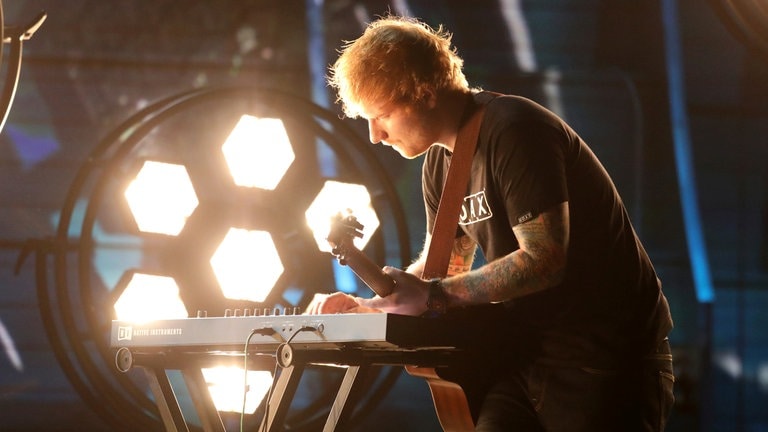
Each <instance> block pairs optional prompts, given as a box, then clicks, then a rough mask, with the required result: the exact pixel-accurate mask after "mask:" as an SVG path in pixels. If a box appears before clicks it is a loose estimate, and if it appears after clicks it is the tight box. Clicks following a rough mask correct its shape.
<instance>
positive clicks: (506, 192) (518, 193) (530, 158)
mask: <svg viewBox="0 0 768 432" xmlns="http://www.w3.org/2000/svg"><path fill="white" fill-rule="evenodd" d="M522 124H523V123H520V124H517V125H515V124H514V123H513V124H510V125H508V126H507V127H505V128H504V129H502V130H501V131H500V132H499V133H498V134H496V136H495V137H493V138H492V143H493V144H492V145H493V147H494V148H493V149H492V150H491V151H492V155H493V156H492V157H493V158H494V163H493V169H494V171H493V176H494V183H496V184H497V185H499V192H500V194H501V196H503V197H505V198H504V200H505V204H504V205H505V207H506V210H507V215H508V217H509V223H510V225H511V226H515V225H518V224H521V223H524V222H526V221H529V220H531V219H533V218H535V217H536V216H538V215H539V214H540V213H542V212H544V211H546V210H547V209H549V208H551V207H552V206H554V205H556V204H559V203H562V202H565V201H568V188H567V183H566V167H565V163H566V162H565V159H566V158H565V152H566V148H567V136H566V134H565V133H564V131H562V130H560V129H559V128H557V127H555V126H553V125H550V124H546V123H544V122H525V123H524V125H525V126H524V127H523V126H522Z"/></svg>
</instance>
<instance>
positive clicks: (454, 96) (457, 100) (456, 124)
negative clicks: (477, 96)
mask: <svg viewBox="0 0 768 432" xmlns="http://www.w3.org/2000/svg"><path fill="white" fill-rule="evenodd" d="M472 104H474V98H473V96H472V93H470V92H451V93H448V94H446V95H445V96H444V98H443V101H442V102H441V103H440V106H441V110H442V113H441V121H442V129H443V131H444V135H443V137H442V138H443V139H442V140H441V142H440V143H438V145H441V146H442V147H445V148H446V149H448V150H449V151H450V152H453V149H454V147H455V146H456V138H457V136H458V134H459V128H460V127H461V123H462V121H464V120H466V118H467V116H466V114H467V110H468V109H469V108H470V107H471V106H472Z"/></svg>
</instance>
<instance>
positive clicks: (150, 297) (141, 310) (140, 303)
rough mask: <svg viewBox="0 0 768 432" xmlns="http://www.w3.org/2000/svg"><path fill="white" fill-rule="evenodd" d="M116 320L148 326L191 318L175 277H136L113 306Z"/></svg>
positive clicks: (145, 275) (132, 278)
mask: <svg viewBox="0 0 768 432" xmlns="http://www.w3.org/2000/svg"><path fill="white" fill-rule="evenodd" d="M114 308H115V312H116V314H117V319H119V320H125V321H133V322H147V321H152V320H159V319H173V318H186V317H188V316H189V315H188V313H187V308H186V307H185V306H184V302H183V301H182V300H181V297H179V286H178V285H176V281H175V280H174V279H173V278H172V277H168V276H158V275H150V274H143V273H134V274H133V275H132V276H131V279H130V281H129V282H128V284H127V285H126V287H125V289H124V290H123V293H122V294H121V295H120V298H118V299H117V301H116V302H115V304H114Z"/></svg>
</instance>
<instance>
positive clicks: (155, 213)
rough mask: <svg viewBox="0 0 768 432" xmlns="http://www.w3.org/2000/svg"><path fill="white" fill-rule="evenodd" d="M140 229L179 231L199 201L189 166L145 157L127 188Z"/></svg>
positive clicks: (165, 231)
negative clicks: (187, 167) (147, 159)
mask: <svg viewBox="0 0 768 432" xmlns="http://www.w3.org/2000/svg"><path fill="white" fill-rule="evenodd" d="M125 199H126V200H127V201H128V207H130V209H131V213H132V214H133V218H134V219H135V220H136V225H137V226H138V227H139V231H142V232H151V233H159V234H167V235H174V236H175V235H178V234H179V233H180V232H181V230H182V229H183V228H184V225H185V224H186V222H187V218H188V217H189V216H190V215H191V214H192V212H194V211H195V208H197V205H198V204H199V201H198V199H197V195H196V194H195V189H194V187H192V181H191V180H190V179H189V174H188V173H187V169H186V167H184V166H183V165H176V164H169V163H163V162H154V161H146V162H144V165H143V166H142V167H141V170H139V173H138V175H137V176H136V178H135V179H134V180H133V181H131V183H130V184H129V185H128V187H127V188H126V190H125Z"/></svg>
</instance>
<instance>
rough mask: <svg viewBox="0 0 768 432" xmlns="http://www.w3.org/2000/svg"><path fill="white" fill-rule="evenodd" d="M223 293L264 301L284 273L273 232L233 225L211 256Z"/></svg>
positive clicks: (228, 295)
mask: <svg viewBox="0 0 768 432" xmlns="http://www.w3.org/2000/svg"><path fill="white" fill-rule="evenodd" d="M211 267H212V268H213V272H214V274H215V275H216V279H218V281H219V286H220V287H221V291H222V293H223V294H224V297H226V298H228V299H234V300H251V301H255V302H262V301H264V299H265V298H267V295H269V292H270V291H271V290H272V287H273V286H274V285H275V282H277V280H278V279H279V278H280V275H282V274H283V270H284V268H283V264H282V262H281V261H280V256H279V255H278V254H277V249H276V248H275V243H274V241H273V240H272V235H271V234H269V233H268V232H266V231H249V230H244V229H239V228H230V229H229V232H227V235H226V236H225V237H224V240H223V241H222V242H221V244H220V245H219V247H218V248H217V249H216V252H214V254H213V256H212V257H211Z"/></svg>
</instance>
